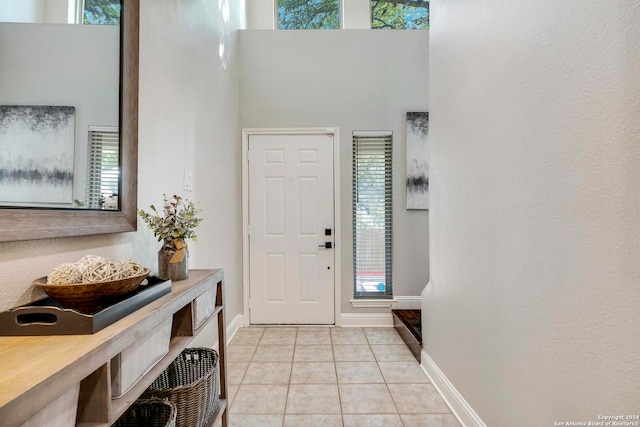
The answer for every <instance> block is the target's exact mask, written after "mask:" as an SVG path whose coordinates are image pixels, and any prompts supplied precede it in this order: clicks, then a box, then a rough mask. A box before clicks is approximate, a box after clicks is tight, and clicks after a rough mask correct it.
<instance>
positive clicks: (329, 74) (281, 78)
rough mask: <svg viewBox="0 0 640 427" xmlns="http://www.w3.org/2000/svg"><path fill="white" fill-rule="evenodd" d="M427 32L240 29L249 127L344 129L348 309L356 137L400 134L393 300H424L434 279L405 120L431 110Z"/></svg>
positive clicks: (243, 118) (346, 307) (243, 104)
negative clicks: (411, 194) (410, 189)
mask: <svg viewBox="0 0 640 427" xmlns="http://www.w3.org/2000/svg"><path fill="white" fill-rule="evenodd" d="M428 40H429V39H428V33H427V32H423V31H371V30H341V31H266V30H264V31H261V30H247V31H241V32H240V45H239V47H240V53H239V55H240V56H239V58H240V122H241V126H242V127H243V128H256V127H262V128H278V127H280V128H292V127H338V128H340V137H341V141H340V158H341V165H340V175H341V181H342V182H341V183H340V189H341V200H340V203H341V206H342V212H341V216H340V221H341V225H342V238H341V241H340V244H341V246H342V260H340V262H341V269H342V277H341V282H342V311H343V312H354V311H357V310H355V309H353V307H351V304H350V303H349V300H350V299H351V298H352V296H353V291H352V287H353V285H352V274H353V268H352V265H351V262H352V238H351V233H352V227H351V208H350V206H351V134H352V132H353V131H355V130H391V131H393V134H394V151H393V155H394V165H393V166H394V187H393V190H394V200H393V202H394V253H395V255H394V294H395V295H401V296H417V295H420V292H421V291H422V289H423V288H424V286H425V285H426V283H427V281H428V278H429V269H428V259H429V255H428V239H429V233H428V225H427V222H428V212H427V211H409V210H406V209H405V206H406V192H405V178H406V175H405V174H406V172H405V149H404V141H405V131H406V129H405V128H406V125H405V119H406V116H405V115H406V113H407V112H408V111H428V108H429V105H428V103H427V97H428V90H427V75H428Z"/></svg>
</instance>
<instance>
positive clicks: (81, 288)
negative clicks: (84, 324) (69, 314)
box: [33, 268, 151, 313]
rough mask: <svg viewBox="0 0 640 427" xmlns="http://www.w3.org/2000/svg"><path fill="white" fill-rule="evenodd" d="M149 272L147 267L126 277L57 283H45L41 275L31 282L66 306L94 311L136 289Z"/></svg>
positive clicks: (84, 310)
mask: <svg viewBox="0 0 640 427" xmlns="http://www.w3.org/2000/svg"><path fill="white" fill-rule="evenodd" d="M150 272H151V270H150V269H148V268H147V269H145V270H144V271H143V272H142V273H141V274H138V275H137V276H133V277H128V278H126V279H116V280H108V281H104V282H96V283H68V284H59V285H52V284H47V278H46V277H41V278H39V279H36V280H34V281H33V284H34V285H35V286H37V287H39V288H41V289H42V290H43V291H44V292H45V293H46V294H47V295H49V296H50V297H51V298H53V299H55V300H57V301H58V302H60V303H61V304H62V305H64V306H65V307H66V308H72V309H75V310H77V311H80V312H83V313H96V312H98V311H100V310H101V309H103V308H105V307H107V306H109V305H112V304H114V303H115V302H118V301H119V300H120V299H121V298H122V296H124V295H126V294H129V293H131V292H134V291H135V290H136V289H138V286H140V283H142V281H143V280H144V279H146V278H147V276H148V275H149V273H150Z"/></svg>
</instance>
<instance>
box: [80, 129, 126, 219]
mask: <svg viewBox="0 0 640 427" xmlns="http://www.w3.org/2000/svg"><path fill="white" fill-rule="evenodd" d="M88 159H89V161H88V162H87V194H86V202H85V203H86V207H87V208H89V209H118V208H119V204H118V188H119V185H120V133H119V132H118V128H114V127H104V128H99V127H90V129H89V147H88Z"/></svg>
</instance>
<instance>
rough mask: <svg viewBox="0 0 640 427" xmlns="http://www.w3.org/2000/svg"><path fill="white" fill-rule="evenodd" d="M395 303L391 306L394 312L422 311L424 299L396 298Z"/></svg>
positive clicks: (418, 297) (411, 297)
mask: <svg viewBox="0 0 640 427" xmlns="http://www.w3.org/2000/svg"><path fill="white" fill-rule="evenodd" d="M394 299H395V300H396V301H395V303H394V304H393V305H392V306H391V308H392V309H394V310H421V309H422V297H421V296H420V295H416V296H404V297H400V296H398V297H394Z"/></svg>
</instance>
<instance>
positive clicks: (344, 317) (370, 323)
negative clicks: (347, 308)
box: [339, 312, 393, 328]
mask: <svg viewBox="0 0 640 427" xmlns="http://www.w3.org/2000/svg"><path fill="white" fill-rule="evenodd" d="M339 326H342V327H344V328H353V327H358V328H363V327H393V317H392V316H391V312H388V313H340V325H339Z"/></svg>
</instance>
